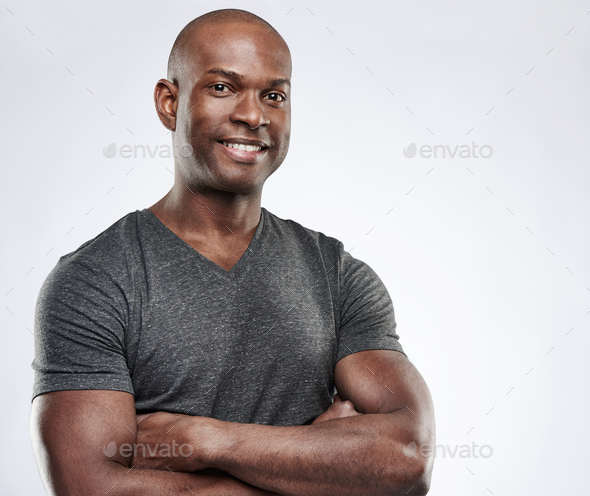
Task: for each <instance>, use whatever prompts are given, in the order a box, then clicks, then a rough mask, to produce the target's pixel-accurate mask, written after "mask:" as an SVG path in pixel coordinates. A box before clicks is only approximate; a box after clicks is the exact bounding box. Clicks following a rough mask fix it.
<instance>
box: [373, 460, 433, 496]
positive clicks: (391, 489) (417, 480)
mask: <svg viewBox="0 0 590 496" xmlns="http://www.w3.org/2000/svg"><path fill="white" fill-rule="evenodd" d="M433 462H434V459H433V457H422V456H415V457H411V458H409V459H404V460H400V459H399V458H398V459H397V460H396V463H392V464H391V466H390V469H391V470H390V471H389V474H388V477H387V478H386V482H385V484H384V486H385V487H384V491H383V494H387V495H390V496H391V495H396V496H397V495H406V494H407V495H408V496H425V495H426V494H428V491H430V481H431V478H432V465H433Z"/></svg>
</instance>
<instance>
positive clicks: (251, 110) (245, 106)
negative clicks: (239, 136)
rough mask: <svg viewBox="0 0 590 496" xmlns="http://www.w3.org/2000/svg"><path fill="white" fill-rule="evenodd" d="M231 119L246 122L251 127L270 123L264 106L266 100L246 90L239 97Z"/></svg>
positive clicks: (254, 127)
mask: <svg viewBox="0 0 590 496" xmlns="http://www.w3.org/2000/svg"><path fill="white" fill-rule="evenodd" d="M230 119H231V121H232V122H241V123H243V124H246V125H247V126H248V127H249V128H250V129H256V128H258V127H260V126H264V125H267V124H269V123H270V119H269V117H268V115H267V113H266V110H265V108H264V102H262V101H261V100H260V98H259V97H258V95H256V94H253V93H252V92H245V93H243V94H242V95H240V96H239V97H238V98H237V101H236V106H235V107H234V109H233V111H232V113H231V116H230Z"/></svg>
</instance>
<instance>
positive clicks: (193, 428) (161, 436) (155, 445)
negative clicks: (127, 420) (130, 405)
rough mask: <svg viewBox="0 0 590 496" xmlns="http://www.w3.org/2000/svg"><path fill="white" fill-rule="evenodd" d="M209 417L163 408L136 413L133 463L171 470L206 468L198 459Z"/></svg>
mask: <svg viewBox="0 0 590 496" xmlns="http://www.w3.org/2000/svg"><path fill="white" fill-rule="evenodd" d="M211 420H212V419H208V418H206V417H192V416H190V415H181V414H175V413H167V412H156V413H148V414H145V415H138V416H137V417H136V421H137V440H136V442H135V447H134V453H133V455H134V458H133V467H134V468H140V469H146V468H148V469H156V470H171V471H173V472H196V471H197V470H202V469H206V468H209V467H210V466H209V465H207V464H205V463H204V462H203V461H202V459H203V458H204V457H203V454H204V450H205V446H206V439H207V435H208V434H209V433H210V432H211V428H210V425H209V424H210V421H211ZM196 432H198V435H195V433H196ZM195 439H198V442H197V443H195Z"/></svg>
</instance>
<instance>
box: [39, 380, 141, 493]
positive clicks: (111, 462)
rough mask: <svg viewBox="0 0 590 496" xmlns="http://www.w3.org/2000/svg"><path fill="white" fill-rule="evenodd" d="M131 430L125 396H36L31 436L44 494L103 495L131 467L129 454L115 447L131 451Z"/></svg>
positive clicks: (130, 401)
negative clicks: (116, 477)
mask: <svg viewBox="0 0 590 496" xmlns="http://www.w3.org/2000/svg"><path fill="white" fill-rule="evenodd" d="M135 427H136V423H135V403H134V398H133V395H131V394H129V393H124V392H121V391H106V390H94V391H91V390H81V391H56V392H52V393H46V394H42V395H40V396H37V397H36V398H35V399H34V401H33V407H32V416H31V436H32V441H33V449H34V452H35V457H36V459H37V464H38V466H39V470H40V473H41V477H42V479H43V482H44V484H45V487H46V489H47V491H48V492H49V494H60V495H62V494H63V495H69V494H87V493H88V494H89V493H94V492H99V491H102V492H103V494H104V493H106V492H107V491H108V490H109V488H110V487H111V486H110V485H109V483H110V481H111V479H113V478H114V477H115V476H116V475H117V474H118V473H120V472H121V470H124V469H125V467H130V466H131V465H130V464H131V453H128V451H126V450H125V449H121V446H122V445H125V444H129V445H130V446H131V447H132V446H133V444H134V443H135V438H136V436H135V432H136V428H135ZM113 443H114V444H113ZM107 486H108V487H107ZM103 489H104V490H103Z"/></svg>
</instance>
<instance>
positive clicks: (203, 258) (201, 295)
mask: <svg viewBox="0 0 590 496" xmlns="http://www.w3.org/2000/svg"><path fill="white" fill-rule="evenodd" d="M290 77H291V57H290V53H289V49H288V47H287V45H286V43H285V42H284V40H283V39H282V38H281V36H280V35H279V34H278V33H277V32H276V31H274V30H273V29H272V27H271V26H270V25H269V24H268V23H266V21H264V20H262V19H260V18H259V17H257V16H255V15H253V14H250V13H248V12H245V11H240V10H222V11H215V12H211V13H209V14H206V15H204V16H201V17H200V18H197V19H195V20H194V21H192V22H191V23H189V24H188V25H187V26H186V27H185V28H184V29H183V31H182V32H181V33H180V35H179V36H178V38H177V40H176V42H175V44H174V47H173V49H172V52H171V55H170V60H169V66H168V80H166V79H162V80H160V81H159V82H158V84H157V86H156V90H155V95H154V96H155V103H156V109H157V112H158V115H159V117H160V120H161V121H162V123H163V124H164V126H166V127H167V128H168V129H170V130H171V131H172V133H173V134H172V136H173V144H174V147H175V150H180V149H182V150H187V149H189V150H191V153H190V154H189V153H180V154H179V153H177V154H175V155H177V158H176V159H175V181H174V185H173V187H172V189H171V190H170V192H169V193H168V194H167V195H166V196H165V197H164V198H162V199H161V200H160V201H159V202H157V203H156V204H155V205H153V206H152V207H150V208H149V209H144V210H142V211H136V212H134V213H130V214H128V215H127V216H125V217H124V218H122V219H121V220H119V221H118V222H117V223H115V224H114V225H113V226H111V227H110V228H109V229H107V230H106V231H104V232H103V233H101V234H100V235H99V236H97V237H96V238H94V239H93V240H90V241H88V242H87V243H85V244H83V245H82V246H81V247H80V248H78V250H76V251H74V252H73V253H71V254H68V255H66V256H64V257H62V258H61V259H60V261H59V263H58V265H57V266H56V268H55V269H54V270H53V271H52V273H51V274H50V275H49V276H48V278H47V280H46V281H45V283H44V286H43V288H42V290H41V292H40V295H39V299H38V302H37V310H36V330H37V332H36V335H37V341H36V358H35V362H34V364H33V366H34V368H35V370H36V380H35V390H34V401H33V414H32V433H33V444H34V448H35V453H36V457H37V462H38V465H39V467H40V470H41V475H42V478H43V480H44V483H45V485H46V488H47V490H48V491H49V492H50V493H51V494H60V495H61V494H63V495H70V494H76V495H82V494H109V495H111V496H114V495H133V494H141V495H150V494H190V493H193V494H232V495H237V494H292V495H323V494H338V495H347V494H371V495H378V494H416V495H418V494H425V493H426V492H427V491H428V487H429V483H430V470H431V465H432V457H429V456H428V453H426V454H425V453H423V450H420V451H418V450H416V449H415V448H414V447H416V446H420V447H422V446H424V445H432V444H433V442H434V439H433V437H434V418H433V408H432V403H431V399H430V394H429V392H428V389H427V387H426V384H425V383H424V381H423V379H422V378H421V376H420V374H419V373H418V372H417V370H416V369H415V368H414V367H413V365H412V364H411V363H410V362H409V360H408V359H407V358H406V356H405V354H404V353H403V350H402V348H401V346H400V345H399V342H398V336H397V335H396V334H395V320H394V316H393V307H392V304H391V300H390V298H389V295H388V293H387V290H386V289H385V288H384V286H383V284H382V283H381V281H380V280H379V278H378V277H377V276H376V274H375V273H374V272H373V271H372V270H371V269H370V268H369V267H368V266H367V265H366V264H364V263H363V262H361V261H359V260H355V259H354V258H352V257H351V256H350V255H349V254H348V253H346V252H344V250H343V247H342V243H340V242H339V241H337V240H335V239H334V238H329V237H327V236H324V235H323V234H321V233H317V232H314V231H311V230H309V229H306V228H304V227H302V226H300V225H299V224H297V223H295V222H293V221H285V220H282V219H279V218H277V217H276V216H274V215H273V214H271V213H270V212H268V211H267V210H265V209H263V208H261V194H262V187H263V185H264V182H265V181H266V179H267V178H268V177H269V176H270V175H271V174H272V173H273V172H274V171H275V170H276V169H277V168H278V167H279V166H280V164H281V163H282V162H283V160H284V158H285V156H286V153H287V149H288V145H289V136H290V96H291V89H290ZM335 389H336V390H337V391H338V394H337V395H336V396H334V393H335ZM332 401H333V402H332ZM136 415H137V417H136ZM413 443H415V444H413ZM133 445H135V449H133ZM408 446H410V448H409V449H408V448H407V447H408ZM162 447H166V449H162ZM412 448H414V449H412Z"/></svg>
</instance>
